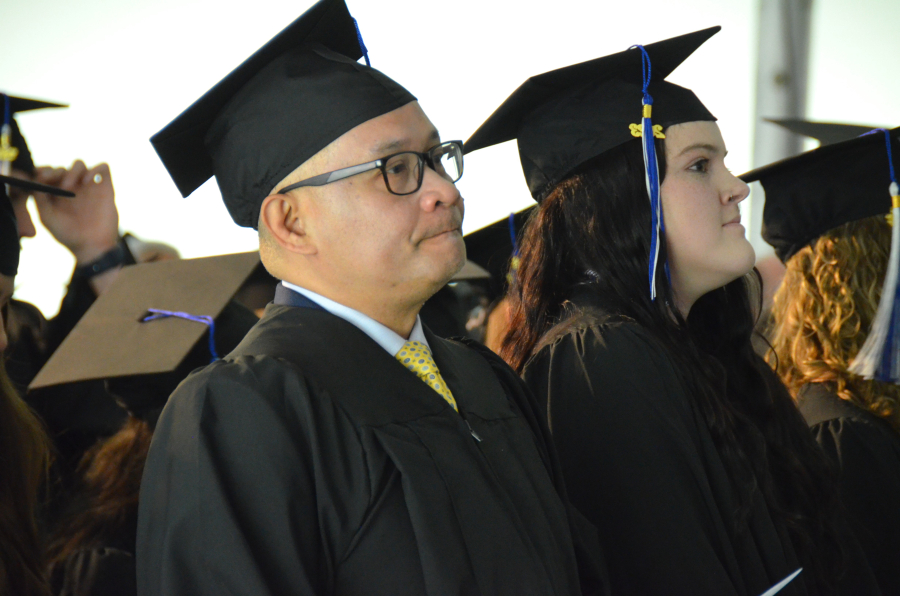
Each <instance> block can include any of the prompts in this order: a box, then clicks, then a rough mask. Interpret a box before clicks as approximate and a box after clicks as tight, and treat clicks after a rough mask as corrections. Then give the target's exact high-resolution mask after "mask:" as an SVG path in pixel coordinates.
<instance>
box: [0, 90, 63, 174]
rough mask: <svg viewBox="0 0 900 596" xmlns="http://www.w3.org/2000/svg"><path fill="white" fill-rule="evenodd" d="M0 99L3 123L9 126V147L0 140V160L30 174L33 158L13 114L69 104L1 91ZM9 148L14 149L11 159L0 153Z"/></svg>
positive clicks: (32, 168)
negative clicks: (0, 100) (16, 95)
mask: <svg viewBox="0 0 900 596" xmlns="http://www.w3.org/2000/svg"><path fill="white" fill-rule="evenodd" d="M0 99H2V102H3V105H2V106H0V108H2V109H3V124H8V125H9V127H10V129H9V147H8V148H7V147H3V146H2V145H3V143H2V141H0V160H2V161H9V162H11V164H12V169H14V170H20V171H22V172H25V173H27V174H31V173H32V172H33V171H34V160H32V159H31V152H30V151H29V150H28V144H27V143H26V142H25V137H23V136H22V133H21V131H20V130H19V125H18V124H17V123H16V119H15V114H17V113H19V112H28V111H30V110H39V109H41V108H67V107H69V106H67V105H65V104H61V103H51V102H49V101H41V100H39V99H30V98H27V97H13V96H12V95H6V94H3V93H0ZM9 148H12V149H14V153H15V156H14V157H13V158H12V159H7V158H6V157H5V156H3V155H2V153H3V152H4V151H8V150H9Z"/></svg>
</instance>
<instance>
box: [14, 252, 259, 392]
mask: <svg viewBox="0 0 900 596" xmlns="http://www.w3.org/2000/svg"><path fill="white" fill-rule="evenodd" d="M258 264H259V254H258V253H256V252H252V253H241V254H234V255H224V256H218V257H206V258H201V259H187V260H173V261H158V262H155V263H145V264H141V265H132V266H130V267H125V268H123V269H122V271H121V272H120V273H119V275H118V277H116V279H115V281H114V282H113V284H112V285H111V286H110V287H109V288H108V289H107V290H106V291H105V292H104V293H103V294H102V295H100V296H99V297H98V298H97V301H96V302H95V303H94V304H93V306H91V308H90V310H88V312H87V313H85V315H84V316H83V317H82V318H81V320H79V321H78V324H77V325H76V326H75V328H74V329H72V331H71V333H69V335H68V336H66V339H65V340H64V341H63V343H62V344H61V345H60V346H59V348H57V350H56V351H55V352H54V353H53V355H52V356H51V357H50V359H49V360H48V361H47V364H45V365H44V367H43V368H42V369H41V371H40V372H39V373H38V374H37V376H36V377H35V378H34V380H33V381H32V382H31V384H30V385H29V389H37V388H41V387H48V386H52V385H59V384H61V383H73V382H76V381H87V380H91V379H113V378H119V377H137V376H145V375H155V374H162V373H171V372H174V371H178V370H180V368H179V367H180V366H181V365H182V363H183V362H184V361H185V359H186V357H187V356H188V354H191V353H192V350H194V349H195V347H196V348H197V350H198V352H197V353H200V354H201V355H202V356H203V358H204V361H205V362H207V363H208V362H209V361H210V359H211V357H212V352H213V350H212V349H211V348H212V347H215V348H216V353H219V351H220V341H221V340H222V339H223V338H226V337H227V332H223V333H220V328H219V327H220V326H219V324H218V317H219V316H220V314H221V313H222V312H223V309H224V308H225V306H226V305H227V304H228V303H229V302H230V301H231V298H232V296H234V294H235V292H237V290H238V288H240V287H241V285H242V284H243V283H244V281H245V280H246V279H247V278H248V277H249V276H250V274H251V273H252V272H253V270H254V268H256V266H257V265H258ZM154 310H162V311H168V312H172V313H179V315H190V316H192V317H195V319H198V318H202V317H210V318H211V319H213V320H215V321H216V326H215V328H214V336H215V345H214V346H210V345H209V341H208V339H209V331H210V326H209V325H208V321H207V322H206V323H204V322H201V321H198V320H188V319H186V318H183V317H182V316H168V317H164V318H158V319H155V320H149V321H144V319H145V318H147V316H148V315H150V314H151V313H152V312H153V311H154ZM244 310H246V309H244ZM247 312H249V311H247ZM251 316H252V315H251ZM247 328H248V329H249V327H247ZM245 331H246V329H245ZM220 335H221V336H222V337H220ZM202 338H206V341H201V339H202ZM232 343H236V342H232ZM233 347H234V346H233V345H231V347H230V348H227V346H226V348H227V349H228V351H230V349H231V348H233ZM226 353H227V352H221V353H219V355H221V356H224V355H225V354H226Z"/></svg>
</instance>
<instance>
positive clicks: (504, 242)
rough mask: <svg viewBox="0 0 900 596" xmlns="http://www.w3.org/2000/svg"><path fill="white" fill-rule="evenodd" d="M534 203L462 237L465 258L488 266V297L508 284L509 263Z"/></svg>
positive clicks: (486, 267) (485, 266) (491, 297)
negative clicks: (464, 244)
mask: <svg viewBox="0 0 900 596" xmlns="http://www.w3.org/2000/svg"><path fill="white" fill-rule="evenodd" d="M534 208H535V206H534V205H532V206H530V207H526V208H525V209H522V210H521V211H518V212H517V213H513V214H510V215H512V221H511V222H510V217H509V216H507V217H504V218H503V219H500V220H497V221H495V222H493V223H490V224H488V225H486V226H484V227H483V228H480V229H478V230H475V231H474V232H470V233H469V234H466V235H465V236H464V237H463V241H464V242H465V243H466V258H467V259H468V260H470V261H472V262H474V263H476V264H478V265H481V266H482V267H484V268H485V269H487V271H488V273H490V281H489V288H488V289H489V298H490V299H492V300H493V299H494V298H496V297H497V296H499V295H501V294H503V293H504V291H505V290H506V286H507V284H508V279H507V275H508V274H509V269H510V264H511V263H512V262H513V257H514V256H516V254H515V253H516V251H517V247H518V241H519V239H520V237H521V233H522V228H523V227H525V222H527V221H528V218H529V217H530V216H531V212H532V211H534Z"/></svg>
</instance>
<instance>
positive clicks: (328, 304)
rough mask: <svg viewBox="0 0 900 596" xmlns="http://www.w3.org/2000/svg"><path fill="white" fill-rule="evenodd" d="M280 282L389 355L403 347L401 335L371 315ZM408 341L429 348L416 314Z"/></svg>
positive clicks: (393, 354) (304, 289)
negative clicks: (367, 337) (372, 341)
mask: <svg viewBox="0 0 900 596" xmlns="http://www.w3.org/2000/svg"><path fill="white" fill-rule="evenodd" d="M281 283H282V284H284V287H286V288H288V289H290V290H293V291H295V292H298V293H300V294H303V295H304V296H306V297H307V298H309V299H310V300H312V301H313V302H315V303H316V304H318V305H319V306H321V307H322V308H324V309H325V310H327V311H328V312H330V313H331V314H333V315H334V316H336V317H340V318H342V319H344V320H345V321H347V322H348V323H352V324H353V325H355V326H356V327H357V328H358V329H359V330H360V331H362V332H363V333H365V334H366V335H368V336H369V337H371V338H372V339H373V340H374V341H375V343H377V344H378V345H379V346H381V347H382V348H384V349H385V351H387V353H388V354H390V355H391V356H396V355H397V352H399V351H400V350H401V349H402V348H403V344H405V343H406V341H407V340H406V339H404V338H403V336H401V335H398V334H397V333H394V331H393V330H391V329H389V328H387V327H385V326H384V325H382V324H381V323H379V322H378V321H376V320H375V319H373V318H372V317H369V316H367V315H364V314H362V313H361V312H359V311H358V310H353V309H352V308H350V307H348V306H344V305H343V304H339V303H337V302H335V301H334V300H329V299H328V298H326V297H325V296H320V295H319V294H316V293H315V292H313V291H310V290H307V289H306V288H301V287H300V286H296V285H294V284H292V283H290V282H287V281H284V280H282V282H281ZM409 341H417V342H420V343H423V344H425V346H426V347H428V349H429V350H430V349H431V346H429V345H428V341H427V340H426V339H425V333H424V332H423V331H422V320H421V319H420V318H419V316H418V315H416V324H415V325H413V328H412V332H411V333H410V334H409Z"/></svg>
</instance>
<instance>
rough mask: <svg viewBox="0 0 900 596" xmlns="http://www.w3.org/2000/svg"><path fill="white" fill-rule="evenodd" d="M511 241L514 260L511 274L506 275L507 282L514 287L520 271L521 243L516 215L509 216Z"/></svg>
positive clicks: (512, 259)
mask: <svg viewBox="0 0 900 596" xmlns="http://www.w3.org/2000/svg"><path fill="white" fill-rule="evenodd" d="M509 239H510V240H511V241H512V247H513V252H512V258H511V259H510V262H509V273H507V274H506V281H507V282H508V283H509V285H512V283H513V280H514V279H515V278H516V271H518V270H519V262H520V261H519V241H518V239H517V238H516V214H515V213H510V214H509Z"/></svg>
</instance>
